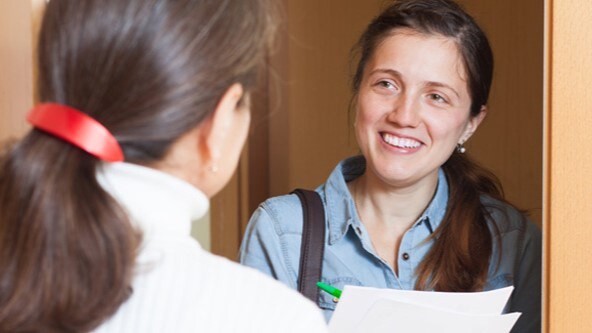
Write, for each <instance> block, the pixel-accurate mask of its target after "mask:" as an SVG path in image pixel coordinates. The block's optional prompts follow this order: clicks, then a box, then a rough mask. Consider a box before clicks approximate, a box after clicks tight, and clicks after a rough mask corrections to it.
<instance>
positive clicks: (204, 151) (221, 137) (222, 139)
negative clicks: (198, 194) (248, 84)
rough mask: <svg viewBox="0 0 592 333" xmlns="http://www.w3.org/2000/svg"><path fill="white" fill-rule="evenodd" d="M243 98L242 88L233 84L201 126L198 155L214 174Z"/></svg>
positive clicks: (237, 84) (230, 134)
mask: <svg viewBox="0 0 592 333" xmlns="http://www.w3.org/2000/svg"><path fill="white" fill-rule="evenodd" d="M243 96H244V89H243V86H242V85H241V84H239V83H234V84H232V85H231V86H230V87H228V89H226V92H225V93H224V95H222V98H221V99H220V101H219V102H218V105H216V108H215V109H214V112H212V114H211V115H210V116H209V118H208V119H206V120H205V121H204V122H203V124H202V129H201V131H200V140H199V141H200V142H199V153H200V155H201V160H202V161H203V162H204V164H205V166H207V167H208V168H210V169H211V171H214V172H216V171H217V169H218V168H219V162H220V159H221V156H222V153H223V149H224V147H225V144H226V142H227V140H228V139H229V136H232V135H233V133H231V132H232V131H231V130H232V128H233V122H234V120H235V117H236V112H237V110H238V109H239V108H241V104H242V102H241V100H242V98H243Z"/></svg>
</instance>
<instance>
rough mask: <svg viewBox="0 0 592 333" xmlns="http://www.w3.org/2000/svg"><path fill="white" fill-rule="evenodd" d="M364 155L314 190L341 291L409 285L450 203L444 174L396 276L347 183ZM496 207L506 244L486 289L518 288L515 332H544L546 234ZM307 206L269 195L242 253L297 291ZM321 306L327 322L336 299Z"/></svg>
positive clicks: (407, 238)
mask: <svg viewBox="0 0 592 333" xmlns="http://www.w3.org/2000/svg"><path fill="white" fill-rule="evenodd" d="M365 167H366V163H365V159H364V158H363V157H361V156H357V157H352V158H349V159H346V160H344V161H342V162H341V163H339V164H338V166H337V167H336V168H335V170H334V171H333V172H332V173H331V175H330V176H329V178H328V180H327V182H326V183H325V184H323V185H321V186H320V187H319V188H317V189H316V191H317V192H318V193H319V194H320V195H321V198H322V199H323V202H324V204H325V218H326V221H327V229H326V241H325V254H324V261H323V276H322V280H323V282H326V283H329V284H330V285H332V286H335V287H337V288H340V289H343V286H344V285H357V286H369V287H377V288H393V289H406V290H411V289H413V288H414V286H415V282H416V276H415V270H416V269H417V267H418V265H419V264H420V262H421V261H422V259H423V257H424V256H425V255H426V253H427V252H428V251H429V249H430V248H431V246H432V245H433V242H434V241H433V240H432V239H430V238H429V236H430V235H431V234H432V232H433V231H434V230H436V228H438V226H439V225H440V223H441V221H442V219H443V217H444V214H445V212H446V206H447V202H448V182H447V180H446V176H445V175H444V172H443V171H442V170H440V171H439V176H438V186H437V190H436V193H435V195H434V198H433V199H432V201H431V202H430V204H429V205H428V207H427V208H426V210H425V211H424V213H423V214H422V215H421V217H420V218H419V219H417V221H416V222H415V223H414V224H413V226H412V227H411V228H410V229H409V230H407V232H405V234H404V235H403V239H402V241H401V245H400V248H399V258H398V263H397V264H398V267H399V272H398V276H397V274H395V272H394V271H393V269H392V268H391V267H390V266H389V265H388V264H387V263H386V262H385V261H384V260H383V259H381V258H380V256H378V254H377V253H376V251H375V250H374V248H373V246H372V242H371V241H370V238H369V234H368V232H367V231H366V228H365V227H364V224H363V223H362V222H361V221H360V218H359V216H358V214H357V211H356V208H355V204H354V202H353V199H352V197H351V195H350V193H349V190H348V187H347V185H346V183H347V182H349V181H351V180H353V179H355V178H357V177H359V176H360V175H362V174H363V173H364V170H365ZM482 202H483V203H485V204H487V205H494V206H498V208H500V209H491V210H490V213H491V216H492V219H493V220H494V221H495V223H496V224H497V225H498V228H499V229H500V233H501V250H502V257H501V262H499V264H498V261H497V260H495V259H497V258H498V255H499V251H500V247H499V246H498V243H499V242H498V241H497V239H494V242H493V246H494V250H493V254H492V260H491V265H490V270H489V278H488V282H487V285H486V287H485V289H486V290H491V289H497V288H502V287H506V286H510V285H514V288H515V290H514V292H513V294H512V296H511V298H510V301H509V303H508V305H507V306H506V311H507V312H515V311H518V312H522V316H521V318H520V319H519V321H518V323H517V324H516V326H515V327H514V329H513V330H512V332H540V318H541V312H540V311H541V305H540V304H541V303H540V302H541V233H540V230H539V229H538V228H537V227H536V226H534V225H533V224H532V223H530V222H528V221H527V220H526V219H525V218H523V216H522V215H521V214H520V213H519V212H518V211H516V210H515V209H514V208H512V207H510V206H507V205H505V204H503V203H499V202H496V201H493V200H492V199H489V198H482ZM302 219H303V217H302V208H301V204H300V201H299V199H298V197H297V196H296V195H294V194H291V195H284V196H280V197H275V198H271V199H268V200H266V201H265V202H264V203H263V204H261V206H260V207H259V208H258V209H257V210H256V211H255V213H254V214H253V216H252V217H251V220H250V221H249V225H248V227H247V230H246V233H245V236H244V239H243V242H242V245H241V250H240V261H241V263H243V264H244V265H247V266H251V267H254V268H256V269H258V270H260V271H263V272H265V273H267V274H269V275H271V276H272V277H274V278H276V279H278V280H280V281H282V282H283V283H285V284H287V285H288V286H290V287H291V288H294V289H297V284H296V281H297V278H298V266H299V259H300V241H301V235H302ZM319 297H320V299H319V302H318V304H319V305H320V306H321V308H322V309H323V310H324V314H325V317H326V319H327V320H329V318H330V317H331V315H332V313H333V310H334V309H335V306H336V303H335V302H334V300H333V297H332V296H330V295H329V294H327V293H320V296H319Z"/></svg>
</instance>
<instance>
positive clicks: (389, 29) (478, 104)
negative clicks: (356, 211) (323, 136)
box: [352, 0, 507, 291]
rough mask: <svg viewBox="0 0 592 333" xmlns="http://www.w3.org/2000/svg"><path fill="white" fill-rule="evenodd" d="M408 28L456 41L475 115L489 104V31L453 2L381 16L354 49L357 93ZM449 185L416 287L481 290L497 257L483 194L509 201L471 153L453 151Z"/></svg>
mask: <svg viewBox="0 0 592 333" xmlns="http://www.w3.org/2000/svg"><path fill="white" fill-rule="evenodd" d="M402 28H408V29H412V30H415V31H417V32H419V33H421V34H425V35H438V36H445V37H448V38H451V39H452V40H454V41H455V42H456V45H457V47H458V50H459V52H460V54H461V55H462V59H463V63H464V66H465V69H466V72H467V74H468V82H467V85H468V90H469V93H470V96H471V101H472V103H471V109H470V117H476V116H477V115H479V113H480V112H481V108H482V107H483V106H485V105H487V99H488V96H489V90H490V88H491V81H492V76H493V54H492V51H491V47H490V45H489V42H488V40H487V37H486V36H485V33H484V32H483V31H482V30H481V29H480V28H479V26H478V25H477V23H476V22H475V21H474V20H473V19H472V18H471V16H469V15H468V14H467V13H466V12H465V11H464V10H463V9H462V8H461V7H460V6H459V5H457V4H456V3H454V2H453V1H450V0H400V1H395V2H394V3H393V4H391V5H390V6H389V7H387V8H386V9H385V10H384V11H383V12H382V13H381V14H380V15H379V16H378V17H376V18H375V19H374V20H373V21H372V22H371V23H370V25H369V26H368V27H367V29H366V30H365V32H364V33H363V34H362V36H361V38H360V40H359V42H358V44H357V45H356V48H355V50H356V51H358V54H359V61H358V65H357V67H356V71H355V73H354V76H353V80H352V90H353V93H354V96H355V95H357V94H358V91H359V88H360V84H361V81H362V77H363V75H364V69H365V67H366V63H367V62H368V60H369V59H370V58H371V57H372V55H373V54H374V51H375V50H376V47H377V46H378V45H379V44H380V43H381V42H382V41H383V40H384V39H385V38H387V37H388V36H391V35H392V34H393V33H396V30H397V29H402ZM443 169H444V172H445V173H446V176H447V179H448V182H449V190H450V193H449V201H448V207H447V211H446V215H445V217H444V220H443V222H442V223H441V225H440V227H439V228H438V229H437V230H435V232H434V234H433V235H432V238H433V239H434V240H435V243H434V245H433V247H432V248H431V250H430V251H429V252H428V254H427V255H426V257H425V258H424V260H423V261H422V263H421V264H420V265H419V267H418V268H417V271H416V275H417V283H416V286H415V288H416V289H420V290H424V289H433V290H439V291H477V290H482V289H483V287H484V286H485V283H486V282H487V275H488V270H489V264H490V260H491V256H492V248H493V244H492V242H493V237H492V232H494V233H497V232H498V230H497V228H496V225H490V224H489V223H488V217H489V211H490V210H489V209H491V208H496V207H486V206H485V205H484V204H483V203H482V202H481V200H480V198H481V197H482V196H489V197H491V198H494V199H497V200H498V202H503V203H507V202H506V201H505V200H504V198H503V191H502V187H501V183H500V182H499V180H498V179H497V178H496V177H495V175H493V174H492V173H491V172H489V171H487V170H485V169H484V168H482V167H480V166H479V165H477V164H476V163H475V162H473V161H471V160H470V159H469V158H468V157H467V156H466V155H463V154H459V153H456V152H455V153H453V154H452V156H451V157H450V158H449V159H448V161H446V163H445V164H444V165H443Z"/></svg>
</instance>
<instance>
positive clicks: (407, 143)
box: [381, 133, 421, 149]
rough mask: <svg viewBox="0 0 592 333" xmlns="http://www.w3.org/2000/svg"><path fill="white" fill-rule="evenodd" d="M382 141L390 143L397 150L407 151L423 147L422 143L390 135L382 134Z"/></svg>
mask: <svg viewBox="0 0 592 333" xmlns="http://www.w3.org/2000/svg"><path fill="white" fill-rule="evenodd" d="M381 136H382V139H383V140H384V142H386V143H388V144H389V145H391V146H393V147H397V148H405V149H413V148H418V147H419V146H421V142H419V141H416V140H413V139H409V138H400V137H397V136H394V135H391V134H388V133H381Z"/></svg>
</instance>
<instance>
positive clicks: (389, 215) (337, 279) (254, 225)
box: [241, 0, 541, 332]
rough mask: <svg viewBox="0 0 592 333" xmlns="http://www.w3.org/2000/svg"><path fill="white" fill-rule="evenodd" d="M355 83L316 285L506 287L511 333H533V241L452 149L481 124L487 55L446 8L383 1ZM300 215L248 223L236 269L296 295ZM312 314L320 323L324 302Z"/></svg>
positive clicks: (492, 187)
mask: <svg viewBox="0 0 592 333" xmlns="http://www.w3.org/2000/svg"><path fill="white" fill-rule="evenodd" d="M358 49H359V51H360V60H359V62H358V65H357V70H356V72H355V75H354V77H353V86H352V88H353V89H352V90H353V95H354V106H355V111H356V121H355V125H354V127H355V133H356V137H357V141H358V145H359V148H360V150H361V153H362V156H357V157H353V158H350V159H346V160H344V161H342V162H341V163H339V165H338V166H337V167H336V168H335V170H334V171H333V173H332V174H331V175H330V176H329V178H328V180H327V182H326V183H325V184H324V185H322V186H321V187H319V188H318V189H317V192H318V194H319V195H320V196H321V198H322V200H323V203H324V205H325V210H326V211H327V214H326V219H327V224H326V226H325V227H326V234H327V235H328V237H327V238H326V244H325V255H324V261H323V274H322V280H323V282H326V283H329V284H330V285H333V286H335V287H338V288H341V287H343V286H344V285H346V284H357V285H364V286H373V287H382V288H396V289H417V290H438V291H451V292H462V291H480V290H491V289H497V288H501V287H506V286H509V285H513V286H514V287H515V292H514V293H513V295H512V298H511V300H510V303H509V305H508V307H507V309H506V310H508V311H517V312H522V313H523V314H522V317H521V319H520V320H519V321H518V323H517V325H516V327H515V328H514V330H515V332H538V331H540V278H541V275H540V274H541V258H540V257H541V234H540V231H539V230H538V229H537V227H535V226H534V225H533V224H532V223H530V222H529V221H528V220H527V219H526V217H525V216H524V215H523V214H522V213H521V212H520V211H519V210H518V209H516V208H515V207H514V206H513V205H511V204H510V203H509V202H507V201H506V200H505V199H504V197H503V195H502V191H501V186H500V185H499V181H498V180H497V178H496V177H495V176H494V175H493V174H491V173H489V172H487V171H486V170H485V169H483V168H481V167H480V166H479V165H477V164H476V163H474V162H472V161H471V160H470V159H469V158H468V157H467V156H466V155H465V154H463V153H464V152H465V149H464V144H465V142H466V141H467V140H469V138H470V137H471V136H472V135H473V133H475V131H476V130H477V128H478V127H479V125H480V123H481V122H482V120H483V119H484V117H485V115H486V114H487V102H488V96H489V90H490V87H491V83H492V73H493V55H492V51H491V48H490V46H489V42H488V40H487V38H486V36H485V34H484V33H483V32H482V30H481V29H480V28H479V26H478V25H477V24H476V23H475V22H474V20H473V19H472V18H471V17H470V16H469V15H468V14H467V13H466V12H464V11H463V10H462V9H461V8H460V7H459V6H458V5H457V4H456V3H454V2H452V1H449V0H401V1H395V2H394V3H393V4H392V5H391V6H389V7H388V8H386V9H385V10H384V11H383V12H382V13H381V14H380V15H379V16H378V17H376V18H375V19H374V20H373V21H372V22H371V23H370V24H369V26H368V27H367V29H366V30H365V32H364V33H363V34H362V37H361V38H360V41H359V43H358ZM302 216H303V214H302V211H301V208H300V202H299V200H298V198H297V197H296V196H295V195H287V196H281V197H276V198H272V199H269V200H267V201H265V202H264V203H263V204H262V205H261V206H260V207H259V208H258V209H257V211H256V212H255V213H254V215H253V217H252V218H251V221H250V223H249V226H248V228H247V231H246V235H245V238H244V241H243V246H242V249H241V261H242V262H243V263H244V264H246V265H250V266H253V267H255V268H258V269H260V270H262V271H264V272H266V273H268V274H270V275H272V276H274V277H275V278H277V279H279V280H281V281H283V282H285V283H286V284H288V285H290V286H292V287H293V288H296V286H297V283H296V282H297V280H298V267H299V259H300V258H299V254H300V245H301V241H300V240H301V234H302V222H301V221H302ZM317 301H318V304H319V305H320V306H321V307H322V308H323V309H324V310H325V315H326V317H327V318H329V317H330V316H331V314H332V311H333V310H334V308H335V304H334V302H332V300H331V299H330V298H327V295H321V296H320V297H319V299H318V300H317Z"/></svg>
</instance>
